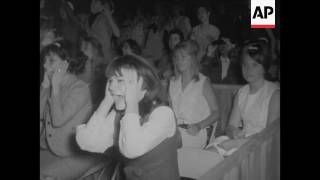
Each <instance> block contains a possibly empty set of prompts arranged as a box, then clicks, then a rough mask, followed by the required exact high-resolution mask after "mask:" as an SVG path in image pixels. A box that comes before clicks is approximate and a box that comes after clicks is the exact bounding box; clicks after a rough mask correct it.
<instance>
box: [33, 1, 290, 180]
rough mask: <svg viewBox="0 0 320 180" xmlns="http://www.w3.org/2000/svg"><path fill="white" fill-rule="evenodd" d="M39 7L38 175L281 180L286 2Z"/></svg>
mask: <svg viewBox="0 0 320 180" xmlns="http://www.w3.org/2000/svg"><path fill="white" fill-rule="evenodd" d="M39 12H40V22H39V27H40V46H39V47H40V56H39V57H40V61H39V74H40V82H39V85H40V91H39V92H40V108H39V112H40V142H39V145H40V153H39V157H40V158H39V160H40V165H39V167H40V171H39V173H40V180H280V174H281V173H280V2H279V0H40V11H39ZM36 43H37V42H36ZM283 50H284V49H283ZM36 51H37V49H36ZM36 53H37V52H36ZM283 77H284V76H283ZM36 83H38V82H36ZM36 126H37V124H36ZM36 131H37V130H36Z"/></svg>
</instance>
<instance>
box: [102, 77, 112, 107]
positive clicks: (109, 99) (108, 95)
mask: <svg viewBox="0 0 320 180" xmlns="http://www.w3.org/2000/svg"><path fill="white" fill-rule="evenodd" d="M104 94H105V95H104V101H105V102H106V104H109V105H112V104H113V103H114V100H113V98H112V96H111V93H110V83H109V82H107V85H106V90H105V93H104Z"/></svg>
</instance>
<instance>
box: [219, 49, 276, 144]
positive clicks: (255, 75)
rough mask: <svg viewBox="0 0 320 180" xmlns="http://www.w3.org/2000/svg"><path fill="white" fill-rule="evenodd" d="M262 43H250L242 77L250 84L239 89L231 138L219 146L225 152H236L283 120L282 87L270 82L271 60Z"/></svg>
mask: <svg viewBox="0 0 320 180" xmlns="http://www.w3.org/2000/svg"><path fill="white" fill-rule="evenodd" d="M265 52H266V51H265V50H264V46H262V45H261V44H260V43H255V44H249V45H247V46H246V47H244V49H243V52H242V57H241V60H242V63H241V64H242V74H243V77H244V78H245V80H246V81H247V82H248V84H247V85H245V86H243V87H242V88H240V89H239V91H238V93H237V95H236V97H235V99H234V103H233V108H232V111H231V116H230V121H229V126H228V128H227V135H228V136H229V137H230V138H231V139H229V140H225V141H223V142H222V143H220V144H219V145H218V147H220V148H222V149H223V150H231V149H234V148H235V149H236V148H238V147H239V146H241V145H242V144H243V143H244V142H246V140H247V139H248V138H249V137H250V136H251V135H253V134H256V133H260V132H261V131H262V130H263V129H264V128H266V127H267V126H268V125H270V124H271V123H272V122H273V121H275V120H276V119H278V118H279V117H280V87H279V86H278V85H276V84H274V83H272V82H270V81H268V80H266V74H267V72H268V68H269V67H270V59H268V58H267V57H268V56H267V54H266V53H265Z"/></svg>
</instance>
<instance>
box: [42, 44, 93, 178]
mask: <svg viewBox="0 0 320 180" xmlns="http://www.w3.org/2000/svg"><path fill="white" fill-rule="evenodd" d="M43 54H44V58H45V63H44V68H45V73H44V80H43V82H42V85H41V91H40V124H41V125H40V128H41V129H40V132H41V137H40V174H41V176H49V177H53V178H59V179H62V180H67V179H75V178H77V177H79V176H81V174H82V173H84V172H85V171H86V170H87V168H89V167H90V166H91V165H92V163H95V161H96V157H95V155H93V156H92V155H90V156H89V155H88V154H86V153H82V152H81V151H80V150H79V149H78V147H77V146H76V143H75V139H74V137H75V136H74V135H75V131H74V128H75V127H76V126H77V125H79V124H82V123H84V122H86V121H87V120H88V119H89V117H90V115H91V113H92V109H91V108H92V103H91V98H90V92H89V87H88V84H87V83H85V82H83V81H82V80H80V79H78V78H77V76H76V75H77V74H79V73H81V72H82V71H83V70H84V64H85V63H86V57H85V56H84V55H82V54H78V55H77V56H76V57H71V56H70V55H69V54H70V52H69V51H68V48H67V46H65V44H63V43H54V44H51V45H48V46H47V47H45V48H44V49H43Z"/></svg>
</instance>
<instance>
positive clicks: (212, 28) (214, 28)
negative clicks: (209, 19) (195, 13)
mask: <svg viewBox="0 0 320 180" xmlns="http://www.w3.org/2000/svg"><path fill="white" fill-rule="evenodd" d="M209 28H210V29H211V30H213V31H220V30H219V28H218V27H217V26H215V25H213V24H210V25H209Z"/></svg>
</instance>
